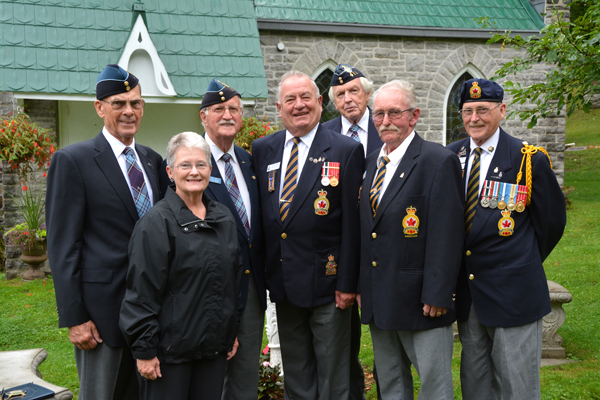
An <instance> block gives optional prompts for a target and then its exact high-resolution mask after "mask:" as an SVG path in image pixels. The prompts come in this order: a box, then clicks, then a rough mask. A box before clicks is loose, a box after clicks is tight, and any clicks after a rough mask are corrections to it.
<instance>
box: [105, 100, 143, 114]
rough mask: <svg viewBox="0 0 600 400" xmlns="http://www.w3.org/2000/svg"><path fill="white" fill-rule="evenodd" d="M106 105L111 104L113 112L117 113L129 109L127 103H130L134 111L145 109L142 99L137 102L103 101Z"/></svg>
mask: <svg viewBox="0 0 600 400" xmlns="http://www.w3.org/2000/svg"><path fill="white" fill-rule="evenodd" d="M102 101H103V102H105V103H108V104H110V106H111V107H112V109H113V110H115V111H121V110H122V109H124V108H125V107H127V103H129V106H130V107H131V108H132V109H134V110H141V109H142V108H144V100H142V99H137V100H115V101H106V100H102Z"/></svg>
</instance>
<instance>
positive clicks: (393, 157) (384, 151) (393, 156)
mask: <svg viewBox="0 0 600 400" xmlns="http://www.w3.org/2000/svg"><path fill="white" fill-rule="evenodd" d="M414 137H415V131H412V132H411V133H410V135H408V136H407V137H406V139H404V141H403V142H402V143H401V144H400V146H398V147H396V149H394V151H392V152H391V153H390V154H388V145H387V144H384V145H383V146H382V147H381V150H379V156H377V170H378V171H379V167H381V162H382V159H383V157H384V156H387V157H388V158H389V159H390V161H389V162H388V163H387V164H386V166H385V176H384V177H383V183H382V184H381V189H380V190H379V198H378V199H377V204H379V203H380V202H381V199H382V198H383V195H384V193H385V191H386V189H387V187H388V185H389V184H390V181H391V180H392V178H393V177H394V174H395V173H396V169H398V164H400V161H402V157H404V154H405V153H406V149H407V148H408V145H409V144H410V143H411V142H412V140H413V139H414ZM375 179H377V172H376V173H375V177H374V178H373V183H375ZM373 183H371V187H373Z"/></svg>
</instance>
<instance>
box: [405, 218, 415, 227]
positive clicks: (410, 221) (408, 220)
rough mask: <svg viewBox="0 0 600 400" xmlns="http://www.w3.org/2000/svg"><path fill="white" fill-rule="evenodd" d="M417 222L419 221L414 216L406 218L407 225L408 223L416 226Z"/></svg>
mask: <svg viewBox="0 0 600 400" xmlns="http://www.w3.org/2000/svg"><path fill="white" fill-rule="evenodd" d="M416 223H417V221H415V219H414V218H409V219H407V220H406V225H408V226H415V224H416Z"/></svg>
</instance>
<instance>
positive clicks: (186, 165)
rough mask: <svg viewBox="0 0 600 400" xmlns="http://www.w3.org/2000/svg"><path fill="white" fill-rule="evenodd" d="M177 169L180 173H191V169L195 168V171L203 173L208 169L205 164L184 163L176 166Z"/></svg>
mask: <svg viewBox="0 0 600 400" xmlns="http://www.w3.org/2000/svg"><path fill="white" fill-rule="evenodd" d="M176 167H177V169H179V170H180V171H191V170H192V167H196V169H197V170H198V171H203V170H205V169H206V168H208V164H207V163H205V162H199V163H196V164H191V163H186V162H182V163H180V164H177V165H176Z"/></svg>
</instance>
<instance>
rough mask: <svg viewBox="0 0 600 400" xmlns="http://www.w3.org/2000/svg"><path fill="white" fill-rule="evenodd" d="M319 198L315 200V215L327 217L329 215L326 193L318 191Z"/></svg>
mask: <svg viewBox="0 0 600 400" xmlns="http://www.w3.org/2000/svg"><path fill="white" fill-rule="evenodd" d="M318 193H319V198H317V199H316V200H315V214H317V215H327V214H329V200H327V197H326V196H327V192H326V191H324V190H323V189H321V190H319V192H318Z"/></svg>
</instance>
